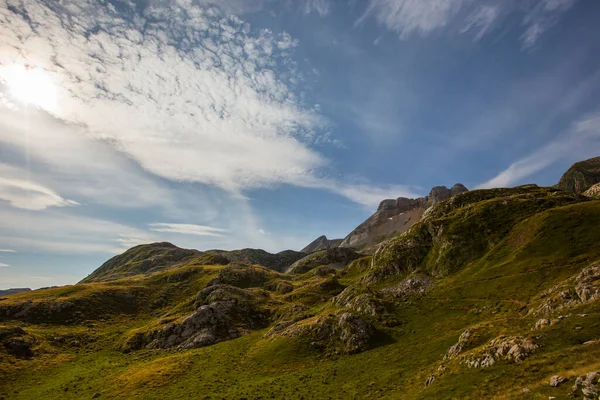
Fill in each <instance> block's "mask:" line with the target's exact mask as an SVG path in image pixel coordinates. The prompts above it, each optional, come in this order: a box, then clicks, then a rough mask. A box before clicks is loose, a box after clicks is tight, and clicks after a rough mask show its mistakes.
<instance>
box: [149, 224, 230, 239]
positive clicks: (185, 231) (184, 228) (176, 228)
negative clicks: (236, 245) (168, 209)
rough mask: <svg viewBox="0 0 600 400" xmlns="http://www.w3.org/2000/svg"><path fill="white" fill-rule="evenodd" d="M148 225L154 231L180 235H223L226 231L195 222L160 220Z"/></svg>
mask: <svg viewBox="0 0 600 400" xmlns="http://www.w3.org/2000/svg"><path fill="white" fill-rule="evenodd" d="M149 226H150V230H151V231H154V232H171V233H179V234H182V235H196V236H223V234H224V233H225V232H227V231H226V230H225V229H220V228H214V227H211V226H205V225H195V224H170V223H163V222H160V223H153V224H149Z"/></svg>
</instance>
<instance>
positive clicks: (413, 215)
mask: <svg viewBox="0 0 600 400" xmlns="http://www.w3.org/2000/svg"><path fill="white" fill-rule="evenodd" d="M466 191H467V188H466V187H465V186H464V185H462V184H460V183H457V184H456V185H454V186H453V187H452V188H450V189H448V188H447V187H445V186H436V187H434V188H433V189H431V191H430V192H429V195H428V196H425V197H419V198H416V199H409V198H405V197H399V198H397V199H387V200H383V201H382V202H381V203H380V204H379V207H378V208H377V211H376V212H375V213H374V214H373V215H371V216H370V217H369V218H368V219H367V220H365V221H364V222H363V223H362V224H360V225H359V226H358V227H357V228H356V229H354V230H353V231H352V232H351V233H350V234H349V235H348V236H346V237H345V238H344V240H343V241H342V243H341V244H340V247H352V248H355V249H366V248H369V247H372V246H373V245H375V244H378V243H380V242H382V241H383V240H385V239H388V238H391V237H393V236H396V235H399V234H401V233H403V232H406V231H407V230H408V229H409V228H410V227H411V226H413V225H414V224H415V223H417V222H419V221H420V220H421V217H422V216H423V214H424V212H425V210H426V209H427V208H428V207H431V206H433V205H434V204H437V203H439V202H441V201H444V200H447V199H449V198H450V197H452V196H454V195H456V194H459V193H464V192H466Z"/></svg>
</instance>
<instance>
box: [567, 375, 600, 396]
mask: <svg viewBox="0 0 600 400" xmlns="http://www.w3.org/2000/svg"><path fill="white" fill-rule="evenodd" d="M599 380H600V372H597V371H593V372H588V373H587V374H585V375H580V376H578V377H577V379H576V380H575V384H574V385H573V387H572V388H571V394H572V396H582V397H583V398H584V399H598V397H599V395H600V391H599V390H598V384H599Z"/></svg>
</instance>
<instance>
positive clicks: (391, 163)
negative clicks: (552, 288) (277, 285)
mask: <svg viewBox="0 0 600 400" xmlns="http://www.w3.org/2000/svg"><path fill="white" fill-rule="evenodd" d="M599 17H600V3H598V2H595V1H585V0H579V1H577V0H530V1H516V0H483V1H474V0H428V1H426V0H418V1H417V0H370V1H356V0H349V1H333V0H301V1H291V0H290V1H274V0H271V1H269V0H263V1H259V0H256V1H254V0H250V1H242V0H223V1H219V2H211V1H205V0H201V1H198V0H195V1H192V0H171V1H166V0H163V1H159V0H143V1H140V0H137V1H129V0H127V1H121V0H110V1H92V0H77V1H74V0H62V1H60V2H57V1H54V0H46V1H34V0H21V1H16V0H0V288H4V287H16V286H28V287H34V288H35V287H42V286H49V285H58V284H70V283H75V282H76V281H78V280H79V279H81V278H83V277H85V276H86V275H87V274H89V273H90V272H91V271H93V270H94V269H95V268H96V267H98V266H99V265H100V264H101V263H102V262H103V261H105V260H106V259H108V258H109V257H111V256H112V255H114V254H116V253H119V252H121V251H123V250H124V249H126V248H128V247H131V246H133V245H135V244H139V243H147V242H152V241H162V240H166V241H171V242H173V243H175V244H177V245H180V246H182V247H190V248H197V249H201V250H204V249H210V248H224V249H234V248H243V247H259V248H264V249H266V250H269V251H280V250H283V249H287V248H292V249H300V248H302V247H303V246H304V245H305V244H307V243H308V242H310V241H311V240H312V239H314V238H315V237H317V236H319V235H321V234H326V235H327V236H328V237H330V238H335V237H343V236H345V235H346V234H347V233H348V232H350V231H351V230H352V229H353V228H354V227H355V226H357V225H358V224H359V223H360V222H362V221H363V220H364V219H365V218H367V217H368V216H369V215H370V214H371V213H372V212H373V211H374V209H375V208H376V206H377V204H378V203H379V201H380V200H382V199H384V198H395V197H399V196H407V197H412V196H421V195H424V194H427V192H428V191H429V189H430V188H431V187H432V186H435V185H447V186H448V185H452V184H454V183H456V182H461V183H464V184H465V185H466V186H467V187H469V188H477V187H504V186H514V185H518V184H523V183H530V182H535V183H538V184H540V185H551V184H554V183H556V182H557V180H558V179H559V177H560V175H561V173H562V172H563V171H564V170H566V168H568V166H569V165H570V164H571V163H572V162H574V161H577V160H581V159H585V158H588V157H592V156H597V155H599V154H600V91H599V90H598V89H599V88H600V68H599V67H600V42H599V41H598V40H597V39H596V38H597V37H598V36H599V35H600V32H599V30H600V28H598V24H597V21H598V18H599Z"/></svg>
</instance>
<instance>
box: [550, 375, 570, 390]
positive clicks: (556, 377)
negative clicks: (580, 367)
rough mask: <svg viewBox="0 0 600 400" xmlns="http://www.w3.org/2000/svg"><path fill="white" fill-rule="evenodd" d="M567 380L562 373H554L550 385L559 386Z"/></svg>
mask: <svg viewBox="0 0 600 400" xmlns="http://www.w3.org/2000/svg"><path fill="white" fill-rule="evenodd" d="M566 381H567V378H565V377H563V376H560V375H554V376H553V377H552V378H550V386H552V387H557V386H559V385H560V384H562V383H564V382H566Z"/></svg>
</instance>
